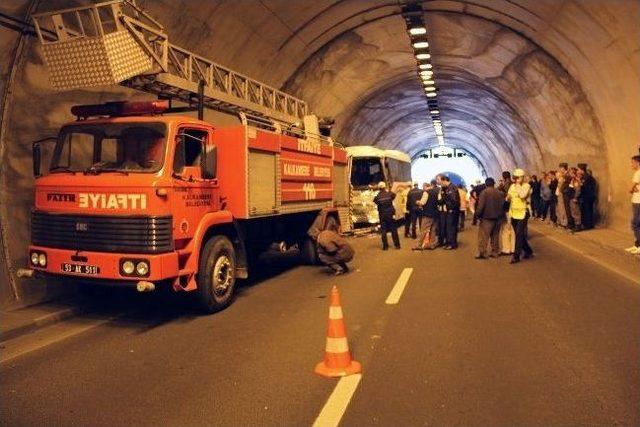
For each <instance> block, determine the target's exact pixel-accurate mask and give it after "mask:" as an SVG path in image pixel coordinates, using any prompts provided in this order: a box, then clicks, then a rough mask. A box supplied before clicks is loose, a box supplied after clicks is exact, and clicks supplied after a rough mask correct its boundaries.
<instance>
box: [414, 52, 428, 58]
mask: <svg viewBox="0 0 640 427" xmlns="http://www.w3.org/2000/svg"><path fill="white" fill-rule="evenodd" d="M429 58H431V55H430V54H428V53H417V54H416V59H429Z"/></svg>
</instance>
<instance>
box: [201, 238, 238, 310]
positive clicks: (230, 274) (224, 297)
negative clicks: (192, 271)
mask: <svg viewBox="0 0 640 427" xmlns="http://www.w3.org/2000/svg"><path fill="white" fill-rule="evenodd" d="M235 285H236V254H235V251H234V249H233V244H232V243H231V241H229V239H227V238H226V237H225V236H215V237H212V238H211V239H209V240H208V241H207V243H206V244H205V245H204V248H203V249H202V253H201V254H200V265H199V268H198V290H197V292H198V300H199V302H200V305H201V306H202V308H203V309H204V310H205V311H206V312H208V313H215V312H216V311H220V310H222V309H224V308H226V307H227V306H229V304H231V301H232V300H233V294H234V290H235Z"/></svg>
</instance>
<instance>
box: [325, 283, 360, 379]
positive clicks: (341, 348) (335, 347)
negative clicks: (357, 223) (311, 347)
mask: <svg viewBox="0 0 640 427" xmlns="http://www.w3.org/2000/svg"><path fill="white" fill-rule="evenodd" d="M361 371H362V366H361V365H360V363H358V362H356V361H355V360H352V359H351V353H350V352H349V343H348V342H347V334H346V331H345V328H344V320H343V318H342V306H341V305H340V294H339V293H338V288H336V287H335V286H334V287H333V289H331V306H330V307H329V326H328V328H327V345H326V348H325V352H324V360H323V361H322V362H320V363H318V364H317V365H316V369H315V372H316V374H319V375H322V376H325V377H344V376H346V375H351V374H357V373H359V372H361Z"/></svg>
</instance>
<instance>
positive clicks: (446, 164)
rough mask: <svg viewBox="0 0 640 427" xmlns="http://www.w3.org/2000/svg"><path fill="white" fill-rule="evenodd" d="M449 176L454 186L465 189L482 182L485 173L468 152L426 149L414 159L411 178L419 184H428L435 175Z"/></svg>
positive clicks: (451, 149) (456, 149)
mask: <svg viewBox="0 0 640 427" xmlns="http://www.w3.org/2000/svg"><path fill="white" fill-rule="evenodd" d="M440 173H444V174H447V175H449V177H450V178H451V181H452V182H453V183H454V184H462V185H464V186H465V187H469V186H470V185H472V184H474V183H476V181H478V180H480V181H484V179H485V178H486V177H487V173H486V171H485V169H484V167H483V166H482V164H481V163H480V162H479V161H478V160H477V159H476V158H475V157H473V156H472V155H470V154H469V153H468V152H466V151H463V150H460V149H458V148H451V147H442V148H433V149H428V150H425V151H423V152H421V153H420V154H418V155H417V156H415V157H414V159H413V162H412V164H411V176H412V177H413V180H414V181H417V182H419V183H423V182H429V181H431V180H432V179H434V178H435V177H436V175H438V174H440Z"/></svg>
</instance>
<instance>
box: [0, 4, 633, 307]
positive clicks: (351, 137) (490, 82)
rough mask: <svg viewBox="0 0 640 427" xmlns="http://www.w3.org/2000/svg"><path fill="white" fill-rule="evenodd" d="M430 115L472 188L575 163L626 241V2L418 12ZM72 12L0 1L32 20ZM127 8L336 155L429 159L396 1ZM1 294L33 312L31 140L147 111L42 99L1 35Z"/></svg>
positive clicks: (37, 71) (92, 96)
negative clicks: (140, 11)
mask: <svg viewBox="0 0 640 427" xmlns="http://www.w3.org/2000/svg"><path fill="white" fill-rule="evenodd" d="M418 3H419V4H420V5H421V7H422V10H423V18H424V22H425V23H426V26H427V29H428V36H429V42H430V45H431V46H430V49H431V54H432V62H433V66H434V70H435V71H436V79H437V82H438V85H439V88H440V97H439V107H440V111H441V117H442V121H443V125H444V130H445V133H446V135H447V143H448V144H449V145H450V146H451V147H456V148H459V149H462V150H465V151H466V152H468V153H469V155H470V156H472V157H473V158H474V159H476V160H477V162H478V164H479V165H480V166H481V169H482V170H483V171H485V172H486V175H487V176H495V177H497V176H499V174H500V173H501V172H502V171H503V170H512V169H513V168H516V167H520V168H523V169H525V170H526V171H528V173H537V172H540V171H542V170H551V169H556V168H557V166H558V164H559V163H561V162H568V163H569V164H571V165H575V164H577V163H587V164H588V167H589V168H590V169H591V170H592V171H593V175H594V176H595V177H596V179H597V180H598V184H599V198H598V211H599V213H600V223H601V226H603V227H611V228H616V229H620V230H626V229H627V228H628V223H629V220H630V215H629V209H628V203H629V202H628V192H627V185H626V182H627V181H628V176H629V174H630V169H629V158H630V157H631V156H632V155H634V154H637V152H638V141H640V120H638V117H640V97H639V96H638V94H639V93H640V78H639V75H638V73H639V70H640V54H639V52H640V46H639V43H640V42H639V40H640V37H639V30H638V25H637V23H638V22H639V21H640V6H639V3H638V2H635V1H631V0H612V1H606V2H604V1H596V0H587V1H579V0H570V1H553V0H544V1H532V0H497V1H489V0H474V1H471V0H469V1H466V0H447V1H445V0H423V1H421V2H418ZM79 4H83V3H82V2H76V1H60V0H54V1H38V0H31V1H21V0H10V1H5V2H3V4H2V6H0V10H1V11H2V13H3V14H6V15H10V16H12V17H16V18H19V19H22V20H24V21H29V17H30V15H31V14H33V13H35V12H40V11H47V10H52V9H56V8H63V7H69V6H70V5H71V6H74V5H79ZM138 4H139V5H140V6H141V7H143V8H144V9H145V10H147V11H148V12H149V13H150V14H151V15H153V16H154V17H155V18H156V19H157V20H158V21H160V22H162V23H163V25H164V26H165V29H166V31H167V33H169V34H170V35H171V38H172V40H173V42H174V43H176V44H178V45H181V46H188V47H189V48H190V49H191V50H192V51H195V52H199V53H201V54H206V55H207V56H208V57H211V58H213V59H214V60H215V61H217V62H219V63H221V64H224V65H225V66H228V67H230V68H233V69H234V70H238V71H239V72H242V73H243V74H246V75H248V76H251V77H253V78H256V79H258V80H261V81H263V82H266V83H268V84H270V85H272V86H274V87H276V88H280V89H282V90H284V91H286V92H289V93H291V94H293V95H295V96H297V97H299V98H301V99H303V100H305V101H307V102H308V104H309V106H310V108H311V110H312V111H313V112H314V113H316V114H317V115H319V116H321V117H324V116H328V117H332V118H334V119H335V126H334V128H333V130H332V136H333V138H334V139H335V140H336V141H339V142H340V143H341V144H344V145H347V146H350V145H373V146H376V147H379V148H384V149H399V150H402V151H405V152H406V153H408V154H409V156H411V157H412V158H414V159H415V158H417V157H418V156H419V155H420V154H421V153H422V152H424V150H425V149H427V148H429V147H433V146H434V145H436V141H435V135H434V132H433V127H432V125H431V121H430V120H429V117H428V108H427V103H426V100H425V98H424V96H423V93H422V90H421V86H420V82H419V80H418V79H417V77H416V63H415V59H414V57H413V51H412V49H411V45H410V40H409V38H408V35H407V31H406V26H405V21H404V19H403V17H402V12H401V10H402V6H403V5H404V2H401V1H385V0H379V1H365V0H322V1H278V0H260V1H255V2H250V3H249V2H241V1H237V2H235V1H211V2H201V1H186V0H178V1H173V0H171V1H169V0H142V1H138ZM0 43H1V45H0V52H1V55H2V56H1V57H2V76H3V79H2V85H1V87H0V93H1V95H2V104H3V105H2V128H1V131H0V159H1V160H0V161H1V164H2V170H1V175H0V179H1V181H0V182H1V185H0V223H1V224H2V228H1V237H2V239H1V242H2V245H0V281H1V283H2V290H1V292H2V301H3V303H4V304H6V303H10V302H13V301H16V300H21V301H31V300H37V299H41V298H45V297H46V294H47V292H48V291H47V289H43V288H42V287H41V286H39V285H37V284H34V283H32V281H30V280H29V279H21V278H18V277H17V276H16V270H17V269H18V268H19V267H21V266H23V265H24V264H25V262H26V261H25V259H26V247H27V244H28V241H29V235H30V234H29V233H30V229H29V212H30V209H31V207H32V206H33V182H34V181H33V177H32V174H31V141H34V140H37V139H41V138H44V137H47V136H50V135H52V134H55V133H56V131H57V129H58V128H59V127H60V125H61V124H63V123H64V122H66V121H69V120H71V119H72V118H73V117H71V115H70V113H69V108H70V106H72V105H75V104H83V103H85V104H89V103H101V102H106V101H109V100H119V99H148V98H149V95H145V94H143V93H140V92H137V91H134V90H131V89H126V88H123V87H106V88H98V89H86V90H74V91H67V92H56V91H54V90H53V89H52V87H51V85H50V84H49V79H48V72H47V70H46V68H45V66H44V63H43V54H42V50H41V48H40V46H39V45H38V43H37V39H36V38H35V37H33V35H30V34H28V33H22V34H20V33H19V32H16V31H14V30H12V29H11V28H7V27H5V26H3V27H1V28H0Z"/></svg>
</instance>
